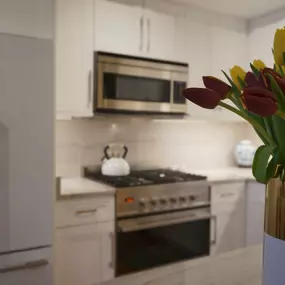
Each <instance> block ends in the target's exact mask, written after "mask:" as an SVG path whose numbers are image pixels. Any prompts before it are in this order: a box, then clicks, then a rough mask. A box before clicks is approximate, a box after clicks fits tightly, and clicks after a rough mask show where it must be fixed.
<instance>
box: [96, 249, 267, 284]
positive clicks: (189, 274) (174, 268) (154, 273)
mask: <svg viewBox="0 0 285 285" xmlns="http://www.w3.org/2000/svg"><path fill="white" fill-rule="evenodd" d="M261 272H262V246H261V245H259V246H252V247H247V248H243V249H238V250H235V251H232V252H227V253H225V254H221V255H217V256H212V257H211V256H210V257H204V258H200V259H195V260H190V261H186V262H180V263H177V264H172V265H168V266H164V267H160V268H156V269H152V270H148V271H143V272H140V273H136V274H131V275H126V276H122V277H119V278H116V279H113V280H111V281H108V282H104V283H102V284H101V285H130V284H131V285H261V276H262V273H261Z"/></svg>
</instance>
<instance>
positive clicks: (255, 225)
mask: <svg viewBox="0 0 285 285" xmlns="http://www.w3.org/2000/svg"><path fill="white" fill-rule="evenodd" d="M246 195H247V211H246V216H247V218H246V245H247V246H251V245H257V244H262V243H263V236H264V210H265V185H264V184H261V183H258V182H255V181H250V182H248V183H247V193H246Z"/></svg>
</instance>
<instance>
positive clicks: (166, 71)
mask: <svg viewBox="0 0 285 285" xmlns="http://www.w3.org/2000/svg"><path fill="white" fill-rule="evenodd" d="M141 23H142V24H143V18H142V21H141ZM147 23H148V26H149V27H150V22H149V21H148V22H147ZM142 34H143V33H142ZM148 34H149V33H148ZM140 40H141V44H142V49H143V45H144V38H143V35H142V36H141V39H140ZM148 41H149V40H148ZM147 46H148V48H150V41H149V43H148V44H147ZM104 73H113V74H119V75H127V76H132V77H133V76H136V77H138V78H151V79H159V80H168V81H169V82H170V85H171V88H170V90H169V92H170V94H169V95H170V100H169V102H147V101H137V100H133V101H132V100H116V99H108V98H104V90H103V89H104ZM174 81H182V82H187V81H188V67H187V66H182V65H179V64H175V63H174V64H170V63H161V62H153V61H147V60H141V59H132V58H125V57H116V56H112V55H100V54H99V56H98V64H97V90H96V93H97V99H96V102H94V104H95V108H97V109H108V110H117V111H132V112H154V113H187V105H186V103H183V104H174V102H173V97H174V93H173V92H174ZM89 89H90V90H92V89H93V87H92V86H91V87H90V88H89Z"/></svg>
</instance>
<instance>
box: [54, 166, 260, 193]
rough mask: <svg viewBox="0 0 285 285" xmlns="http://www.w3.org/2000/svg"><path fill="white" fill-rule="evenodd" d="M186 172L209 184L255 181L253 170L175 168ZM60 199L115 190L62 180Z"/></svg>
mask: <svg viewBox="0 0 285 285" xmlns="http://www.w3.org/2000/svg"><path fill="white" fill-rule="evenodd" d="M173 168H174V169H179V170H181V171H184V172H189V173H194V174H198V175H199V174H200V175H205V176H207V178H208V181H209V182H227V181H233V180H254V177H253V175H252V171H251V168H238V167H228V168H223V169H212V170H211V169H210V170H205V169H204V170H202V169H200V170H198V169H189V168H187V167H173ZM58 192H59V193H58V195H59V197H65V196H70V195H82V194H108V195H109V194H113V193H115V188H114V187H111V186H108V185H106V184H103V183H99V182H95V181H92V180H89V179H87V178H83V177H74V178H61V186H60V190H58Z"/></svg>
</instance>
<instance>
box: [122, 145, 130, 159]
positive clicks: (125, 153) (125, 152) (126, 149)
mask: <svg viewBox="0 0 285 285" xmlns="http://www.w3.org/2000/svg"><path fill="white" fill-rule="evenodd" d="M124 150H125V151H124V153H123V158H126V156H127V154H128V151H129V150H128V148H127V147H126V146H125V145H124Z"/></svg>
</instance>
